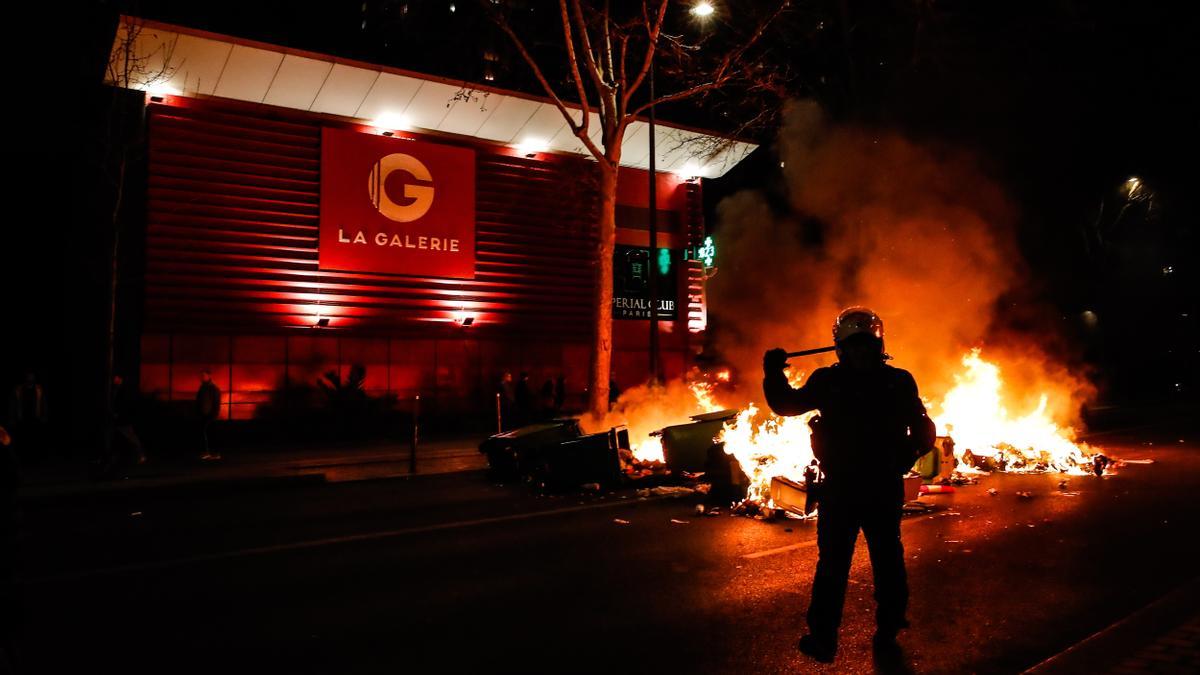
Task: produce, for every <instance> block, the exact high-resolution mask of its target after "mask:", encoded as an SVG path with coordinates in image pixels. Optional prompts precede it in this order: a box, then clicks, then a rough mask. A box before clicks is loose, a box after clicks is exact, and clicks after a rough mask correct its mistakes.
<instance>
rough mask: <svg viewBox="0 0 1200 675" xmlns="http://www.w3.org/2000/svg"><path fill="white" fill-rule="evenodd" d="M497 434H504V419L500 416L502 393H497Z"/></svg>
mask: <svg viewBox="0 0 1200 675" xmlns="http://www.w3.org/2000/svg"><path fill="white" fill-rule="evenodd" d="M496 433H498V434H502V433H504V418H503V416H502V415H501V414H500V392H496Z"/></svg>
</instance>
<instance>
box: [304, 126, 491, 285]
mask: <svg viewBox="0 0 1200 675" xmlns="http://www.w3.org/2000/svg"><path fill="white" fill-rule="evenodd" d="M318 267H320V268H321V269H330V270H343V271H348V272H375V273H385V274H409V275H417V276H433V277H451V278H455V279H472V278H474V277H475V153H474V151H472V150H467V149H464V148H456V147H452V146H446V145H437V144H434V143H425V142H422V141H410V140H400V139H395V138H389V137H387V136H376V135H374V134H366V133H357V132H353V131H345V130H342V129H330V128H326V129H324V130H323V131H322V133H321V227H320V248H319V253H318Z"/></svg>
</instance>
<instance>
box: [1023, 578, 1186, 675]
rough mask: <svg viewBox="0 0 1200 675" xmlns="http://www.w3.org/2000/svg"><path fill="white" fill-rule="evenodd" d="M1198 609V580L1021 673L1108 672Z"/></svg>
mask: <svg viewBox="0 0 1200 675" xmlns="http://www.w3.org/2000/svg"><path fill="white" fill-rule="evenodd" d="M1197 607H1200V577H1196V578H1194V579H1192V580H1191V581H1189V582H1187V583H1185V584H1183V585H1182V586H1179V587H1178V588H1176V589H1174V590H1172V591H1170V592H1168V593H1167V594H1166V595H1164V596H1162V597H1160V598H1159V599H1157V600H1155V601H1154V602H1152V603H1150V604H1149V605H1146V606H1145V607H1143V608H1141V609H1139V610H1137V611H1136V612H1134V613H1133V614H1130V615H1129V616H1127V617H1125V618H1123V619H1121V620H1119V621H1117V622H1116V623H1114V624H1112V625H1111V626H1108V627H1107V628H1104V629H1102V630H1100V631H1099V632H1098V633H1095V634H1094V635H1091V636H1090V637H1087V638H1085V639H1084V640H1083V641H1081V642H1079V643H1077V644H1075V645H1073V646H1071V647H1068V648H1067V649H1066V650H1064V651H1062V652H1060V653H1058V654H1055V655H1054V656H1051V657H1050V658H1048V659H1046V660H1045V661H1042V662H1041V663H1039V664H1037V665H1035V666H1033V667H1031V668H1029V669H1028V670H1025V671H1023V672H1024V674H1025V675H1057V674H1058V673H1100V672H1108V671H1109V670H1111V669H1113V668H1114V667H1116V665H1117V664H1118V663H1120V662H1121V660H1122V659H1124V658H1126V657H1129V656H1132V655H1133V654H1135V653H1136V652H1137V651H1138V650H1139V649H1141V648H1142V647H1144V646H1146V645H1148V644H1150V643H1151V642H1153V641H1154V640H1155V639H1156V638H1158V637H1161V636H1162V635H1165V634H1166V633H1168V632H1170V631H1171V630H1172V629H1174V628H1175V627H1177V626H1179V625H1182V624H1183V623H1184V622H1185V621H1187V620H1188V619H1189V618H1191V617H1192V616H1194V615H1195V614H1196V611H1197Z"/></svg>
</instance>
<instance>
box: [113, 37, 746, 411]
mask: <svg viewBox="0 0 1200 675" xmlns="http://www.w3.org/2000/svg"><path fill="white" fill-rule="evenodd" d="M121 31H123V32H124V33H122V32H118V35H117V39H116V41H115V42H114V50H113V53H114V59H116V58H119V57H120V56H121V53H122V52H123V51H132V50H137V51H138V53H140V54H148V55H151V56H150V58H154V56H153V55H155V54H159V55H161V56H159V57H158V58H160V59H162V60H163V64H162V66H161V67H159V66H152V67H147V68H145V70H146V71H147V72H154V73H156V75H155V77H154V79H153V81H145V82H137V81H135V78H133V77H126V78H125V79H124V81H120V82H118V81H113V82H112V84H114V85H118V86H122V85H123V86H126V87H129V88H138V89H143V90H144V91H145V92H146V97H147V106H148V107H147V115H146V125H147V127H146V131H147V133H146V143H147V148H148V153H147V163H146V166H145V169H146V170H145V174H146V201H145V242H144V243H145V247H144V265H143V268H144V275H143V278H142V280H141V282H142V283H141V287H142V294H141V295H142V298H141V302H142V303H143V311H142V313H141V325H140V327H139V330H140V355H139V361H140V363H139V364H138V372H139V379H140V387H141V389H142V391H144V392H147V393H151V394H154V395H156V396H158V397H160V398H162V399H164V400H167V401H171V400H183V401H186V400H190V399H191V398H192V397H193V395H194V392H195V391H196V387H197V385H198V382H199V374H200V371H201V370H203V369H207V370H209V371H210V372H211V373H212V376H213V378H214V380H215V381H216V382H217V384H218V386H219V387H220V388H221V390H222V391H223V392H226V393H227V396H225V397H224V399H223V411H222V414H223V416H224V417H226V418H230V419H249V418H253V417H255V416H256V415H257V414H258V412H259V411H260V410H261V409H262V407H263V406H264V405H269V404H270V402H271V401H272V399H273V397H278V396H279V394H280V392H281V391H283V390H286V389H287V388H288V387H290V386H293V385H296V384H303V383H312V382H314V381H315V380H316V379H318V378H320V377H322V376H323V374H325V373H328V372H331V371H332V372H336V373H339V374H341V375H342V376H343V377H345V376H346V375H347V374H348V372H349V370H350V369H351V368H353V367H355V366H359V367H361V368H364V369H365V388H366V390H367V392H368V393H369V394H375V395H394V396H396V397H398V398H399V399H401V400H404V399H412V398H415V397H416V396H418V395H419V396H420V397H421V399H422V402H423V406H425V407H426V409H434V410H437V411H439V412H441V413H445V414H451V415H453V414H466V413H470V412H474V411H479V410H487V409H488V407H489V405H490V404H491V402H492V400H493V396H494V392H495V390H496V384H497V382H498V379H499V378H500V376H501V374H502V373H503V372H505V371H508V372H512V373H513V374H514V375H518V374H519V373H522V372H525V373H528V374H529V377H530V381H531V382H532V383H533V384H534V386H535V387H540V386H541V384H542V383H543V382H545V381H547V380H554V379H557V378H559V377H560V376H561V377H562V378H563V379H564V380H565V383H566V388H567V392H568V406H570V405H571V404H572V403H575V404H576V405H579V404H581V402H582V400H583V397H584V393H585V392H584V386H585V384H586V381H587V369H588V362H589V345H590V340H591V334H592V330H593V323H594V322H593V319H592V311H591V307H592V296H593V288H594V279H595V265H594V264H593V261H594V251H595V247H596V246H597V237H596V228H595V221H596V211H597V207H598V199H597V196H596V180H595V171H594V163H593V162H592V161H591V160H589V159H588V158H587V157H586V156H585V155H583V153H581V152H580V150H581V149H582V148H581V144H580V143H579V141H578V139H575V138H574V137H573V136H571V134H570V133H569V130H568V132H567V133H566V134H564V133H563V131H564V129H567V127H566V125H565V123H564V122H563V120H562V117H561V114H560V113H559V111H558V110H557V109H554V108H553V105H552V104H550V103H548V102H547V101H544V100H541V99H537V98H534V97H529V96H525V95H521V94H516V93H513V92H500V91H495V90H485V89H482V88H478V87H474V86H470V85H463V84H461V83H448V82H444V81H441V80H438V79H436V78H430V77H425V76H422V75H419V74H415V73H409V72H403V71H397V70H394V69H387V68H383V67H380V66H373V65H370V64H363V63H354V62H347V61H344V60H339V59H336V58H333V57H328V56H323V55H319V54H311V53H301V52H296V51H294V50H289V49H287V48H285V47H277V46H272V45H264V44H261V43H252V42H247V41H243V40H239V39H236V38H230V37H227V36H220V35H213V34H209V33H203V32H200V31H193V30H189V29H186V28H181V27H176V26H166V25H161V24H152V23H149V22H141V21H140V20H136V19H128V18H127V19H125V20H123V21H122V28H121ZM129 31H135V33H136V34H134V35H130V34H129ZM123 35H124V36H123ZM172 62H174V64H175V65H172ZM113 79H115V78H113ZM636 124H641V123H640V122H639V123H636ZM644 126H645V125H642V127H644ZM596 127H598V124H597V125H596ZM596 127H593V128H596ZM657 131H658V133H656V140H657V141H658V143H659V144H660V147H665V149H662V150H660V151H659V152H657V153H656V161H657V163H658V165H659V166H663V167H666V168H668V169H673V170H666V171H660V172H659V173H657V174H656V176H655V181H656V183H655V185H656V191H657V201H656V204H655V205H654V208H655V209H656V219H657V223H658V229H659V235H658V240H657V246H658V247H659V248H660V249H661V250H660V252H659V254H658V256H657V258H656V259H655V260H650V259H649V256H648V249H647V247H648V246H649V243H650V242H649V232H648V221H649V213H650V210H649V206H650V205H649V186H648V184H649V173H648V172H647V171H646V170H645V169H644V168H641V167H639V166H638V165H637V163H638V162H641V163H643V164H645V163H646V160H647V158H646V155H648V150H647V151H645V152H643V153H642V155H643V156H642V157H638V151H637V150H638V145H637V142H636V137H637V135H638V133H641V135H643V136H648V133H649V132H648V131H647V130H646V129H644V128H636V129H635V128H631V131H630V136H629V138H630V143H629V144H627V146H626V147H627V152H628V154H629V155H630V158H631V159H630V160H629V165H623V166H622V168H621V171H620V184H619V189H618V200H617V201H618V207H617V224H618V231H617V250H616V253H615V255H614V258H615V260H614V263H615V270H616V272H615V277H616V281H615V287H614V327H613V346H614V352H613V372H614V378H615V380H616V383H617V385H618V387H621V388H625V387H628V386H631V385H634V384H637V383H639V382H641V381H643V380H644V379H645V377H646V374H647V372H648V352H647V345H648V342H649V321H648V319H647V317H648V316H649V311H650V308H649V306H648V303H647V297H648V296H647V288H646V287H647V281H648V277H647V275H649V274H656V275H657V278H658V284H659V287H660V288H661V289H662V292H661V293H660V304H659V308H658V312H659V318H660V322H659V326H660V342H661V353H662V362H663V369H664V371H665V374H666V375H667V376H673V375H678V374H680V373H682V372H683V371H684V370H686V368H687V367H688V365H689V360H690V358H691V356H692V355H694V354H695V353H696V351H697V350H698V349H699V348H700V345H701V343H702V340H703V331H704V328H705V319H704V316H705V315H704V312H705V309H704V293H703V274H704V270H703V264H702V263H701V262H698V261H697V260H696V259H695V257H696V256H695V255H694V251H695V250H696V248H697V247H699V246H700V245H701V243H702V241H703V238H704V234H705V229H704V222H703V216H702V207H701V184H700V180H699V178H698V177H699V176H701V175H706V174H707V175H716V174H717V173H718V172H723V170H725V169H727V168H728V167H729V166H732V164H733V163H736V161H737V160H739V159H740V158H741V157H743V156H744V155H745V154H746V153H748V152H749V151H750V150H751V149H752V146H747V145H745V144H730V148H727V149H726V150H725V151H724V152H725V155H724V156H723V157H716V158H714V156H708V157H707V159H708V160H709V164H708V165H702V164H699V163H697V160H696V159H695V158H694V157H693V156H692V155H689V154H688V150H687V149H686V145H687V144H686V143H685V142H684V141H686V140H687V139H688V138H693V139H694V138H699V137H702V136H703V132H699V131H695V130H684V129H678V128H674V127H669V126H666V127H662V126H660V127H659V129H658V130H657ZM672 143H674V144H675V146H674V147H672ZM641 144H642V146H646V145H647V143H646V141H645V138H643V139H642V141H641ZM714 167H715V168H714Z"/></svg>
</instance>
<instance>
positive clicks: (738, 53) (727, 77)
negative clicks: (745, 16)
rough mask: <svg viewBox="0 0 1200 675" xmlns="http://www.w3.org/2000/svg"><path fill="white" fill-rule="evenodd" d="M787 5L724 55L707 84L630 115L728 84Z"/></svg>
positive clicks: (785, 2) (668, 96) (656, 101)
mask: <svg viewBox="0 0 1200 675" xmlns="http://www.w3.org/2000/svg"><path fill="white" fill-rule="evenodd" d="M788 4H789V0H783V1H782V2H781V3H779V5H777V6H776V7H775V10H774V11H773V12H771V13H770V14H768V15H767V16H766V17H764V18H763V20H762V21H760V22H759V24H758V27H757V28H755V30H754V33H752V34H751V35H750V39H748V40H746V41H745V42H743V43H741V44H740V45H738V46H737V47H736V48H734V49H733V50H732V51H730V52H729V53H727V54H725V56H724V57H723V58H722V59H721V63H720V65H719V66H717V69H716V70H715V71H714V72H713V76H712V79H711V80H709V81H708V82H704V83H701V84H697V85H693V86H691V87H688V88H686V89H683V90H680V91H677V92H675V93H672V94H666V95H664V96H660V97H658V98H656V99H654V100H652V101H647V102H646V103H644V104H642V105H641V106H639V107H638V108H637V109H635V110H634V111H633V113H632V114H633V115H634V116H637V115H640V114H641V113H643V112H645V111H646V110H648V109H650V107H651V106H655V105H659V104H663V103H670V102H672V101H679V100H682V99H685V98H690V97H692V96H696V95H698V94H702V93H704V92H708V91H711V90H713V89H717V88H719V87H722V86H724V85H726V84H728V83H729V82H730V81H731V80H733V79H735V78H736V76H737V75H738V74H739V72H738V71H737V70H736V69H732V70H731V68H733V66H734V64H742V63H743V58H742V57H743V56H745V54H746V52H747V51H749V50H750V48H751V47H753V46H754V45H755V44H756V43H757V42H758V41H759V40H760V39H761V38H762V36H763V35H764V34H765V33H766V32H767V28H769V27H770V25H771V24H772V23H773V22H774V21H775V20H776V19H777V18H779V15H780V14H782V13H783V11H784V10H785V9H787V7H788Z"/></svg>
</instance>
